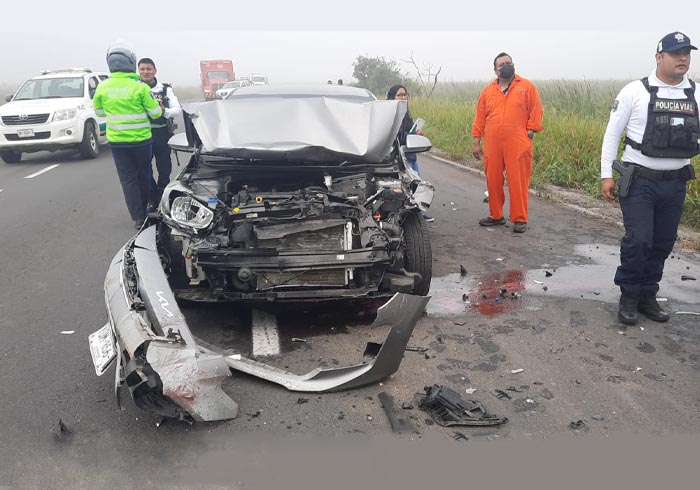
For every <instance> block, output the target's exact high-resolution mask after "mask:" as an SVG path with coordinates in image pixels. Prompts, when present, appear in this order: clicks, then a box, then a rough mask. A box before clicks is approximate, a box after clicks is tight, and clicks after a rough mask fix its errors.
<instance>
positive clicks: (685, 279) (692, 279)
mask: <svg viewBox="0 0 700 490" xmlns="http://www.w3.org/2000/svg"><path fill="white" fill-rule="evenodd" d="M681 281H697V279H695V278H694V277H693V276H685V275H683V276H681Z"/></svg>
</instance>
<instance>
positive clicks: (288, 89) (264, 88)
mask: <svg viewBox="0 0 700 490" xmlns="http://www.w3.org/2000/svg"><path fill="white" fill-rule="evenodd" d="M234 97H235V98H240V97H251V98H253V97H294V98H296V97H301V98H304V97H333V98H341V99H365V100H367V101H371V100H377V98H376V97H375V96H374V94H372V92H370V91H369V90H367V89H364V88H358V87H350V86H347V85H328V84H317V85H277V84H274V85H252V86H248V87H241V88H239V89H238V90H236V91H235V92H232V93H231V95H230V96H229V97H228V98H234Z"/></svg>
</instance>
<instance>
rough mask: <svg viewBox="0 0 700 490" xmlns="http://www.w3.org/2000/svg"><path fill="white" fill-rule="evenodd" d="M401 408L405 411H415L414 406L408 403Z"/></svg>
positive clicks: (404, 403)
mask: <svg viewBox="0 0 700 490" xmlns="http://www.w3.org/2000/svg"><path fill="white" fill-rule="evenodd" d="M401 408H403V409H404V410H413V404H412V403H408V402H403V403H402V404H401Z"/></svg>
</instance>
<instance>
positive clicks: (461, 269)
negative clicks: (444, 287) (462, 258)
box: [459, 265, 467, 276]
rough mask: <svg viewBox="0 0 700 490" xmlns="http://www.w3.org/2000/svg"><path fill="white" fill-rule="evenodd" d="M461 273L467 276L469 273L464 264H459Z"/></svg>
mask: <svg viewBox="0 0 700 490" xmlns="http://www.w3.org/2000/svg"><path fill="white" fill-rule="evenodd" d="M459 275H460V276H466V275H467V269H465V268H464V266H463V265H460V266H459Z"/></svg>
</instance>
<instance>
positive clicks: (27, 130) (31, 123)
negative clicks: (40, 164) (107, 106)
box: [0, 68, 109, 163]
mask: <svg viewBox="0 0 700 490" xmlns="http://www.w3.org/2000/svg"><path fill="white" fill-rule="evenodd" d="M107 78H109V74H108V73H102V72H93V71H92V70H90V69H87V68H75V69H66V70H51V71H44V72H42V74H41V75H39V76H37V77H34V78H31V79H29V80H27V81H26V82H24V84H23V85H22V86H21V87H20V88H19V90H17V92H16V93H15V94H14V95H8V96H7V97H6V99H5V100H6V101H7V103H6V104H4V105H2V106H0V158H2V160H3V161H5V163H17V162H19V161H20V160H21V159H22V154H23V153H31V152H36V151H42V150H48V151H56V150H62V149H67V148H75V149H77V150H78V151H79V152H80V155H81V156H82V157H83V158H96V157H97V155H98V152H99V145H101V144H106V143H107V137H106V119H105V118H103V117H97V116H96V115H95V109H94V108H93V105H92V99H93V97H94V96H95V89H96V88H97V85H98V84H99V83H100V82H101V81H103V80H106V79H107Z"/></svg>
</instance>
